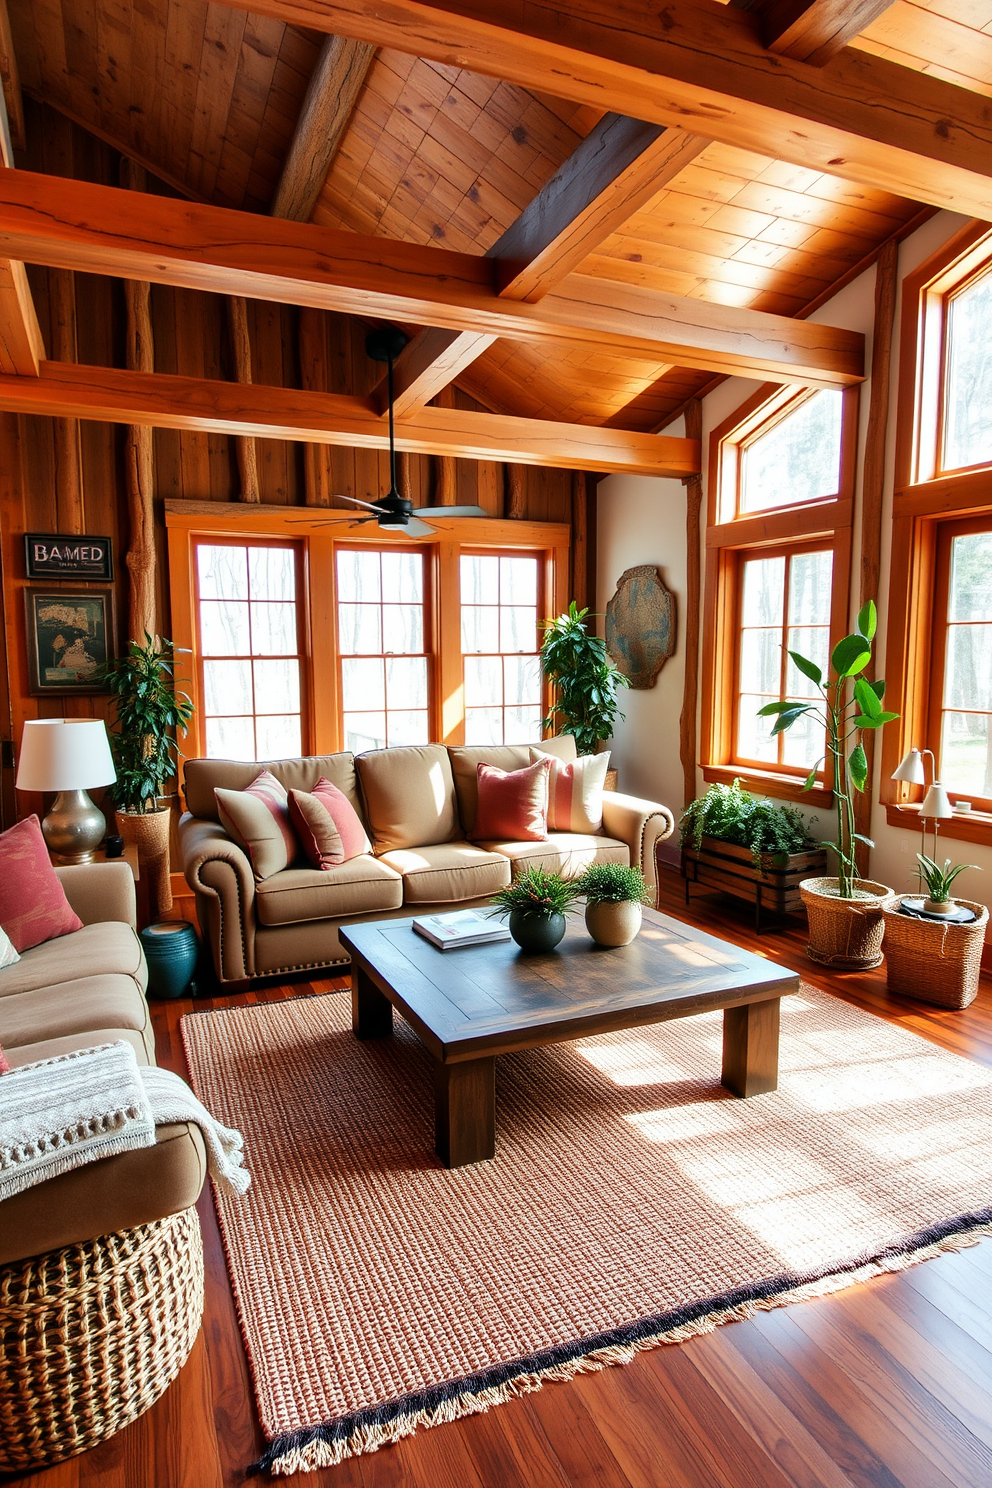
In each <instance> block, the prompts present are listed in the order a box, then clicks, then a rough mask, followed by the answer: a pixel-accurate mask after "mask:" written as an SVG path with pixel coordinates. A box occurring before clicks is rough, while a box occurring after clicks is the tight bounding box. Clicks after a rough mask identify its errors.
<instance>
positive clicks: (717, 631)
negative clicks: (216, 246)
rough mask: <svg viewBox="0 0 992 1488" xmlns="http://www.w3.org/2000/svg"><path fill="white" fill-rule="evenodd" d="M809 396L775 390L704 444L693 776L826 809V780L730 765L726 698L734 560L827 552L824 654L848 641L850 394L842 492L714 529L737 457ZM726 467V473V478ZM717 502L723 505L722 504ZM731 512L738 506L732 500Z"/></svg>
mask: <svg viewBox="0 0 992 1488" xmlns="http://www.w3.org/2000/svg"><path fill="white" fill-rule="evenodd" d="M808 391H809V390H805V389H804V390H800V392H799V393H797V392H796V390H795V389H794V388H786V389H783V388H781V387H779V386H777V385H776V384H774V383H769V384H766V385H765V386H764V387H762V388H759V389H758V390H757V392H755V393H753V394H752V395H751V397H749V398H747V399H746V400H745V401H744V402H743V403H742V404H741V405H740V406H739V407H738V408H737V409H735V411H734V412H733V413H732V414H731V415H730V416H729V417H728V418H726V419H725V420H724V421H723V423H722V424H720V425H718V427H717V428H715V429H714V430H713V431H712V432H711V434H710V448H709V480H708V510H707V528H706V554H705V575H704V601H703V645H702V664H701V673H702V678H701V680H702V729H701V732H700V769H701V770H702V775H703V779H704V780H705V781H706V782H707V784H711V785H712V784H729V783H730V782H731V781H732V780H735V779H739V780H741V781H742V782H743V783H744V785H745V786H746V788H747V789H748V790H751V791H754V792H756V793H757V794H759V795H765V796H772V797H774V798H776V799H780V800H787V801H795V802H799V803H801V804H802V805H804V806H812V807H817V808H821V809H829V808H830V806H831V805H832V804H833V789H832V785H831V781H830V776H829V770H827V771H825V773H824V776H823V781H822V784H820V785H817V786H814V787H813V789H812V790H808V791H807V790H804V789H803V779H804V778H805V777H804V776H803V775H801V774H800V775H797V774H794V773H792V772H790V771H787V770H785V769H783V770H778V769H775V770H763V769H756V768H752V767H750V766H743V765H735V764H734V763H733V706H732V694H733V687H734V682H735V679H736V670H737V632H736V604H735V600H736V571H737V568H738V565H739V563H740V559H741V555H742V554H748V555H753V554H758V553H761V552H762V550H765V549H767V550H769V551H772V550H775V549H779V550H780V549H782V548H783V547H785V546H787V547H788V548H789V549H790V550H794V549H796V548H801V547H808V546H815V545H816V544H819V543H826V544H828V545H829V546H830V547H832V549H833V555H834V561H833V583H832V589H831V602H830V610H831V616H830V645H831V648H832V647H833V646H835V645H836V644H837V642H838V641H839V640H840V639H841V638H842V637H843V636H844V635H846V634H847V632H848V629H849V623H848V606H849V603H850V584H851V536H852V523H853V515H854V489H855V476H856V462H857V444H858V409H859V403H860V393H859V389H858V388H857V387H853V388H847V389H845V391H844V395H843V396H844V402H843V407H842V413H841V460H840V476H841V479H840V489H839V491H838V492H837V494H836V495H835V496H833V497H825V498H824V499H823V500H821V501H815V502H810V503H807V504H806V505H803V506H789V507H778V508H771V509H769V510H768V511H765V512H754V513H746V514H744V515H742V516H735V517H731V518H730V519H729V520H726V521H720V520H719V517H720V515H721V513H722V511H723V510H725V505H724V503H726V501H727V494H726V493H727V490H728V488H729V482H730V481H731V480H733V482H734V483H735V485H734V489H735V490H736V481H737V478H738V476H737V462H738V461H739V458H740V455H739V451H740V447H741V445H742V444H744V443H746V442H747V441H749V440H750V439H752V438H753V437H754V436H755V435H756V434H757V433H758V432H759V431H760V430H761V429H762V428H763V427H764V426H765V424H766V423H767V424H768V425H769V426H770V425H771V424H772V423H775V422H778V420H779V419H780V418H783V417H784V416H785V415H786V413H788V412H789V410H790V409H791V408H792V407H794V406H795V405H796V404H797V403H798V402H800V401H802V399H803V397H804V396H805V395H806V394H807V393H808ZM725 462H730V469H729V471H728V469H726V468H725ZM721 493H722V495H721ZM735 510H736V499H735Z"/></svg>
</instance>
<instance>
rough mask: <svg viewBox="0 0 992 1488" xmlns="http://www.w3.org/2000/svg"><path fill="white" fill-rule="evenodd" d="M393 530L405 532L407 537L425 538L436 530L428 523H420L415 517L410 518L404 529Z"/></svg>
mask: <svg viewBox="0 0 992 1488" xmlns="http://www.w3.org/2000/svg"><path fill="white" fill-rule="evenodd" d="M395 530H396V531H403V532H406V534H407V536H408V537H427V536H428V535H429V534H430V533H431V532H436V531H437V528H436V527H432V526H431V525H430V524H429V523H428V522H421V521H420V520H419V519H418V518H417V517H411V518H410V520H409V522H407V524H406V526H405V527H404V528H396V529H395Z"/></svg>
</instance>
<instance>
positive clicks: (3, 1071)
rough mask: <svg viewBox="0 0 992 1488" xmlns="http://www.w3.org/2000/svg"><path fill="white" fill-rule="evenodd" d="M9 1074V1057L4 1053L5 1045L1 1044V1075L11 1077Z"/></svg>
mask: <svg viewBox="0 0 992 1488" xmlns="http://www.w3.org/2000/svg"><path fill="white" fill-rule="evenodd" d="M9 1074H10V1065H9V1064H8V1063H7V1056H6V1054H5V1053H4V1052H3V1044H0V1075H9Z"/></svg>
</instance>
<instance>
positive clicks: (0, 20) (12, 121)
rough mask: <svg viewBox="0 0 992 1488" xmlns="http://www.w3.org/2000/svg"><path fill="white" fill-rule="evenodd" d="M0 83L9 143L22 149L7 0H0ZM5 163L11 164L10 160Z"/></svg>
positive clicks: (20, 104)
mask: <svg viewBox="0 0 992 1488" xmlns="http://www.w3.org/2000/svg"><path fill="white" fill-rule="evenodd" d="M0 83H2V85H3V98H4V103H5V104H6V105H7V127H8V129H9V131H10V141H11V144H12V145H13V146H14V149H15V150H23V149H24V147H25V145H26V144H27V135H26V134H25V132H24V99H23V98H22V97H21V75H20V71H19V70H18V66H17V55H16V53H15V51H14V38H13V35H12V34H11V30H10V15H9V13H8V11H7V0H0ZM6 163H7V164H8V165H13V161H12V160H10V161H7V162H6Z"/></svg>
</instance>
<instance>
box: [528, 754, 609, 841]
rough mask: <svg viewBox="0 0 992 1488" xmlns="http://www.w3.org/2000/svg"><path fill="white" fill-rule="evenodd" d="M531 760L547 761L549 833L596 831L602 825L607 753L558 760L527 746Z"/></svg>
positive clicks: (600, 828)
mask: <svg viewBox="0 0 992 1488" xmlns="http://www.w3.org/2000/svg"><path fill="white" fill-rule="evenodd" d="M530 757H531V760H532V761H533V762H536V761H537V760H541V759H549V760H550V761H551V779H550V780H549V782H548V831H549V832H585V833H590V832H599V831H601V830H602V826H603V789H604V787H605V785H606V772H607V770H608V769H609V767H610V752H609V750H607V751H606V752H605V753H604V754H583V755H581V756H580V757H579V758H578V759H576V760H562V759H558V758H557V756H556V755H553V754H545V752H544V750H543V749H535V748H534V747H533V746H531V751H530Z"/></svg>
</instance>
